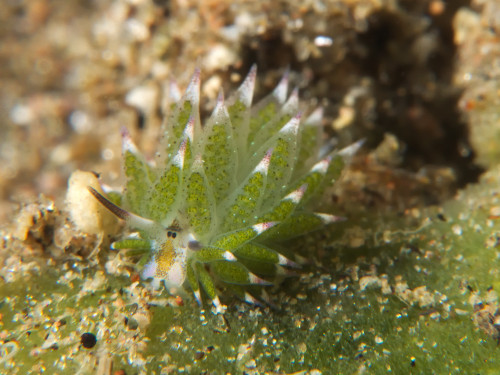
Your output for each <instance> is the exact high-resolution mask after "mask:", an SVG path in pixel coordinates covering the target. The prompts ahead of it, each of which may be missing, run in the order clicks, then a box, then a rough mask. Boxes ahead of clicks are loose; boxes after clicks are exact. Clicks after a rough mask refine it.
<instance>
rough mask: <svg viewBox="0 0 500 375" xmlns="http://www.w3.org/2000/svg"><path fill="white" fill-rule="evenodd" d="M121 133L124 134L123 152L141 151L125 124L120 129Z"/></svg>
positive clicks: (133, 152)
mask: <svg viewBox="0 0 500 375" xmlns="http://www.w3.org/2000/svg"><path fill="white" fill-rule="evenodd" d="M120 133H121V136H122V152H123V153H125V152H127V151H129V152H131V153H132V154H137V153H139V150H138V149H137V146H136V145H135V143H134V141H132V137H131V136H130V133H129V131H128V129H127V128H126V127H125V126H122V128H121V129H120Z"/></svg>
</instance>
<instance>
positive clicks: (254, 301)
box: [243, 292, 262, 306]
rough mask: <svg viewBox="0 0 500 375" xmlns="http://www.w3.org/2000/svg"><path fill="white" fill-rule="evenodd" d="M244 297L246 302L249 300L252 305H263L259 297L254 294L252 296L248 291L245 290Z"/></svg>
mask: <svg viewBox="0 0 500 375" xmlns="http://www.w3.org/2000/svg"><path fill="white" fill-rule="evenodd" d="M243 299H244V300H245V302H247V303H249V304H251V305H257V306H261V305H262V303H261V302H260V301H259V300H258V299H256V298H255V297H254V296H252V295H251V294H250V293H248V292H245V297H244V298H243Z"/></svg>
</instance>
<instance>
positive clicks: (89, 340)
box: [80, 332, 97, 349]
mask: <svg viewBox="0 0 500 375" xmlns="http://www.w3.org/2000/svg"><path fill="white" fill-rule="evenodd" d="M80 341H81V343H82V345H83V347H84V348H86V349H91V348H93V347H94V346H95V344H96V343H97V338H96V337H95V335H94V334H93V333H90V332H85V333H84V334H83V335H82V336H81V337H80Z"/></svg>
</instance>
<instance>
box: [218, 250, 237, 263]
mask: <svg viewBox="0 0 500 375" xmlns="http://www.w3.org/2000/svg"><path fill="white" fill-rule="evenodd" d="M222 256H223V257H224V259H225V260H227V261H228V262H234V261H236V260H237V259H236V257H235V256H234V255H233V253H231V252H230V251H225V252H224V254H222Z"/></svg>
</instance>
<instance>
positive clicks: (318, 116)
mask: <svg viewBox="0 0 500 375" xmlns="http://www.w3.org/2000/svg"><path fill="white" fill-rule="evenodd" d="M323 112H324V110H323V107H318V108H316V109H315V110H314V111H313V112H312V113H311V114H310V115H309V116H308V117H307V119H306V120H305V121H304V124H305V125H306V126H320V125H321V124H322V122H323Z"/></svg>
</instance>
